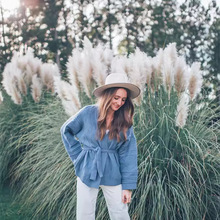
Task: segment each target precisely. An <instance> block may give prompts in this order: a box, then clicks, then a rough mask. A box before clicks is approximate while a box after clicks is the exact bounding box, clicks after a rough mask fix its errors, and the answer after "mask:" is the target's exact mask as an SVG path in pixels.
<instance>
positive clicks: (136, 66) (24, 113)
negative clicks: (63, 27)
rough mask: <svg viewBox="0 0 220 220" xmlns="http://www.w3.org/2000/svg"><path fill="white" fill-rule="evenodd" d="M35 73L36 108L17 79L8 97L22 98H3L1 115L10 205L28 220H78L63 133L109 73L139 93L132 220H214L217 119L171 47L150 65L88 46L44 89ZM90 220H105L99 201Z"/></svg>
mask: <svg viewBox="0 0 220 220" xmlns="http://www.w3.org/2000/svg"><path fill="white" fill-rule="evenodd" d="M25 56H27V55H25ZM29 56H30V55H29ZM19 59H21V60H23V59H24V57H23V56H21V57H20V58H19ZM19 59H18V57H17V58H16V57H15V59H14V60H12V63H14V64H16V63H19V62H17V61H18V60H19ZM16 60H17V61H16ZM24 60H27V58H26V59H24ZM30 60H33V56H32V58H30ZM29 63H31V62H30V61H29V62H26V63H25V65H23V66H22V67H23V68H22V70H24V69H26V71H23V72H22V71H20V72H22V76H23V79H26V77H25V76H26V75H25V74H26V72H27V70H29V69H30V68H29V67H28V65H29ZM16 65H18V64H16ZM32 66H33V65H32ZM42 66H43V64H41V65H39V67H38V68H35V70H36V69H37V72H36V75H35V74H33V75H35V76H33V80H34V78H36V77H37V78H38V82H39V83H40V84H41V86H40V87H39V88H41V89H45V90H46V91H48V90H49V91H50V93H48V92H46V93H45V92H43V91H42V93H40V94H41V96H39V97H43V98H41V99H39V101H38V102H36V100H35V99H33V97H35V96H33V92H30V91H33V89H32V88H33V86H31V85H30V84H28V85H29V87H28V88H31V90H27V91H28V92H27V94H26V95H25V94H23V93H21V91H22V90H20V89H19V88H20V87H19V86H18V81H17V80H16V79H17V78H16V77H17V75H16V76H14V79H15V80H14V81H12V83H14V84H13V85H14V86H15V88H16V89H17V90H13V89H12V90H8V91H9V92H8V95H9V96H10V97H12V95H13V94H14V93H13V92H12V91H19V93H20V94H21V97H22V99H21V100H22V101H21V102H18V101H17V103H16V104H15V103H13V102H14V101H15V98H13V97H12V98H11V101H10V98H9V96H7V95H4V94H3V97H4V99H3V102H2V103H1V105H0V114H1V115H2V116H4V117H0V123H1V125H2V126H1V136H0V138H1V141H2V142H1V143H2V144H1V148H0V149H1V152H4V154H3V156H2V157H1V161H0V163H1V165H2V167H3V169H2V172H1V179H2V180H3V179H6V178H8V179H9V180H10V183H11V185H12V186H13V188H14V189H15V190H16V198H17V199H18V200H19V201H21V202H22V203H23V204H24V208H25V209H26V208H29V209H30V210H32V213H33V219H50V220H52V219H63V220H64V219H75V209H76V176H75V174H74V169H73V164H72V163H71V161H70V160H69V158H68V155H67V154H66V152H65V149H64V146H63V144H62V142H61V137H60V127H61V125H62V124H63V123H64V122H65V121H66V119H67V118H68V117H69V116H70V115H72V114H74V113H75V112H76V111H77V110H78V109H79V108H81V107H82V106H84V105H86V104H92V103H94V102H95V98H94V97H93V96H92V90H93V88H95V87H96V86H100V85H103V84H104V79H105V77H106V75H107V74H109V73H111V72H124V73H125V74H127V75H128V77H129V79H130V81H131V82H133V83H135V84H137V85H138V86H139V87H140V88H141V91H142V92H141V96H140V97H138V98H137V99H135V100H134V101H135V104H136V111H135V117H134V129H135V134H136V137H137V143H138V166H139V176H138V188H137V189H136V190H134V191H133V196H132V202H131V204H130V205H129V212H130V215H131V216H132V219H138V220H139V219H140V220H142V219H143V220H145V219H149V220H150V219H152V220H153V219H157V220H160V219H161V220H170V219H175V220H179V219H190V220H191V219H210V220H213V219H218V218H219V217H220V216H219V213H220V206H219V204H220V202H219V201H220V195H219V191H220V189H219V188H220V187H219V186H220V184H219V181H220V178H219V177H220V176H219V173H220V170H219V167H220V166H219V165H220V154H219V121H218V120H217V119H218V117H219V115H217V114H216V112H218V111H219V109H211V108H210V107H209V104H208V103H203V102H202V99H201V98H202V96H201V94H200V90H201V86H202V75H201V70H200V64H199V63H193V64H192V65H191V66H188V65H187V64H186V63H185V59H184V57H180V56H179V55H178V53H177V51H176V48H175V44H170V45H168V46H167V47H166V48H165V49H160V50H159V51H158V53H157V55H156V56H155V57H148V56H147V55H146V54H145V53H143V52H141V51H140V50H139V49H137V50H136V51H135V53H134V54H131V55H130V56H129V57H125V56H113V55H112V51H110V50H109V49H107V48H106V47H104V46H101V45H98V46H97V47H95V48H93V47H92V45H91V43H90V42H89V41H88V39H85V40H84V48H83V49H80V48H75V49H74V50H73V53H72V56H70V57H69V60H68V63H67V69H68V72H67V79H66V80H64V79H62V78H61V76H60V75H59V74H55V75H53V74H52V73H51V74H50V77H49V78H50V79H51V81H50V82H51V83H49V84H47V83H45V82H46V81H45V80H42V70H41V68H42ZM44 66H45V65H44ZM9 67H10V65H9ZM7 68H8V67H7ZM18 68H21V65H18ZM44 68H45V67H44ZM49 69H50V68H49ZM6 70H7V69H6ZM8 70H9V72H10V68H9V69H8ZM46 70H47V71H46ZM46 70H45V71H44V72H48V68H46ZM18 72H19V71H18ZM12 76H13V74H12ZM46 79H47V77H46ZM33 80H32V83H33ZM21 81H22V80H21ZM24 82H26V83H27V81H25V80H24ZM4 84H5V83H3V85H4ZM37 85H38V84H37ZM47 85H52V87H51V86H48V87H47ZM4 88H5V90H6V91H7V89H6V88H7V87H5V86H4ZM10 88H13V87H10ZM54 93H55V94H57V97H58V98H57V97H55V96H54ZM42 94H43V95H42ZM44 94H47V95H44ZM199 94H200V99H199V98H198V95H199ZM18 97H19V96H18ZM25 100H26V101H25ZM37 100H38V99H37ZM10 106H12V107H10ZM8 136H10V138H9V137H8ZM8 143H9V144H8ZM97 219H98V220H103V219H109V216H108V212H107V208H106V204H105V200H104V197H103V195H102V193H101V192H100V193H99V196H98V201H97Z"/></svg>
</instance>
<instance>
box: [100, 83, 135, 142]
mask: <svg viewBox="0 0 220 220" xmlns="http://www.w3.org/2000/svg"><path fill="white" fill-rule="evenodd" d="M118 89H119V87H115V88H108V89H106V90H105V91H104V92H103V94H102V96H101V97H100V98H99V100H98V106H99V115H98V136H99V138H100V140H102V139H103V138H104V136H105V132H106V121H107V120H106V119H107V112H108V110H109V108H110V107H111V101H112V99H113V97H114V95H115V94H116V92H117V90H118ZM125 90H126V91H127V99H126V101H125V103H124V105H122V106H121V107H120V108H119V109H118V110H117V111H115V113H114V118H113V120H112V122H111V128H110V130H109V138H110V139H113V138H117V141H118V142H119V141H120V139H121V138H120V132H123V135H124V139H125V140H127V135H126V132H127V130H128V128H130V127H131V126H132V125H133V115H134V105H133V103H132V99H131V98H130V92H129V90H127V89H125Z"/></svg>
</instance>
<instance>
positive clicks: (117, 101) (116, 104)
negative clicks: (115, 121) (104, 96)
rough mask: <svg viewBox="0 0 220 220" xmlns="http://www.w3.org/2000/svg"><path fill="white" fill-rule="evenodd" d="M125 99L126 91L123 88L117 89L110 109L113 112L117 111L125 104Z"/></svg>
mask: <svg viewBox="0 0 220 220" xmlns="http://www.w3.org/2000/svg"><path fill="white" fill-rule="evenodd" d="M126 99H127V91H126V90H125V89H123V88H120V89H118V90H117V91H116V93H115V95H114V96H113V98H112V101H111V109H112V110H113V111H117V110H118V109H119V108H120V107H121V106H122V105H124V104H125V101H126Z"/></svg>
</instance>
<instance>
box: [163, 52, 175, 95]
mask: <svg viewBox="0 0 220 220" xmlns="http://www.w3.org/2000/svg"><path fill="white" fill-rule="evenodd" d="M164 55H166V54H164ZM161 72H162V77H163V78H162V79H163V85H164V88H165V89H166V91H167V92H168V94H170V92H171V88H172V86H173V84H174V69H173V64H172V61H171V59H167V60H166V62H164V63H163V65H162V68H161Z"/></svg>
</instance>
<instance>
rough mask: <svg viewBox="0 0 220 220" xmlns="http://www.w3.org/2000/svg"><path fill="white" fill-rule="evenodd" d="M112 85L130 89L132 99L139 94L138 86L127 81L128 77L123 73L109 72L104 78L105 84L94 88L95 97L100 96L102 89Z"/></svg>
mask: <svg viewBox="0 0 220 220" xmlns="http://www.w3.org/2000/svg"><path fill="white" fill-rule="evenodd" d="M113 87H120V88H126V89H128V90H129V91H130V97H131V98H132V99H134V98H136V97H137V96H139V94H140V92H141V90H140V88H139V87H138V86H136V85H134V84H132V83H130V82H128V77H127V75H126V74H124V73H111V74H109V75H108V76H107V77H106V79H105V85H103V86H100V87H98V88H96V89H95V90H94V91H93V94H94V95H95V96H96V97H100V96H101V95H102V93H103V91H104V90H106V89H108V88H113Z"/></svg>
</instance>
